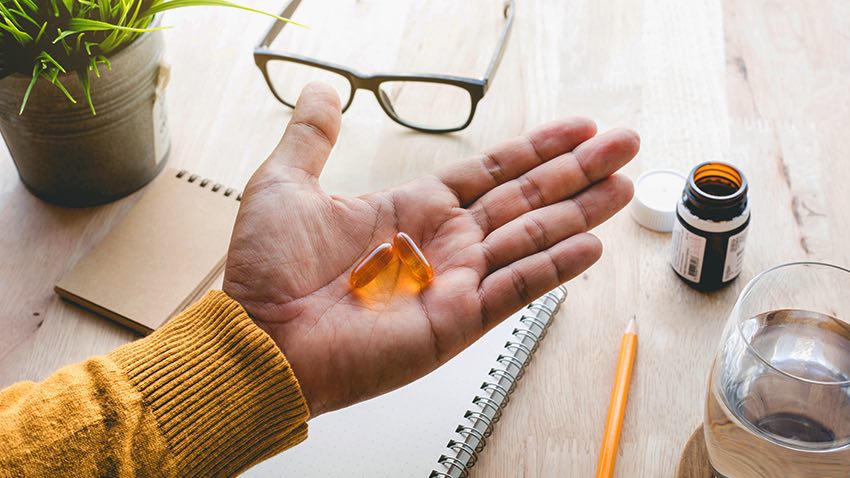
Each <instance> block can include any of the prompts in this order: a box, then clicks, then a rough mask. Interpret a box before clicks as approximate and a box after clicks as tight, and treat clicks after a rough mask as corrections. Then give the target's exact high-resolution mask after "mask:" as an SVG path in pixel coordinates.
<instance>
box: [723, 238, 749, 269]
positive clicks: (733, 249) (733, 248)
mask: <svg viewBox="0 0 850 478" xmlns="http://www.w3.org/2000/svg"><path fill="white" fill-rule="evenodd" d="M748 230H749V228H745V229H744V230H743V231H741V232H739V233H738V234H735V235H734V236H730V237H729V244H728V245H727V246H726V263H725V264H723V279H722V280H723V282H727V281H730V280H732V279H734V278H735V277H738V274H740V273H741V269H743V268H744V243H745V241H746V240H747V231H748Z"/></svg>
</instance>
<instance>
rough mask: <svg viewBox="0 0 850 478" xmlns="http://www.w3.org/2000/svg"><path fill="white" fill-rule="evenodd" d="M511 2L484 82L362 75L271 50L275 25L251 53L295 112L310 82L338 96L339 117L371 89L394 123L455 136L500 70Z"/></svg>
mask: <svg viewBox="0 0 850 478" xmlns="http://www.w3.org/2000/svg"><path fill="white" fill-rule="evenodd" d="M300 3H301V0H292V1H291V2H290V3H289V5H287V6H286V8H284V10H283V13H281V15H280V16H282V17H284V18H291V17H292V14H293V13H295V10H296V9H297V8H298V5H299V4H300ZM514 7H515V4H514V0H507V1H506V3H505V6H504V12H503V13H504V17H505V25H504V27H503V29H502V32H501V35H500V37H499V45H498V47H497V48H496V51H495V53H494V54H493V57H492V58H491V60H490V64H489V65H488V66H487V71H486V72H485V73H484V77H483V78H469V77H460V76H450V75H435V74H384V73H379V74H371V75H368V74H363V73H360V72H358V71H356V70H354V69H351V68H347V67H344V66H340V65H336V64H333V63H328V62H324V61H320V60H317V59H315V58H309V57H305V56H301V55H295V54H292V53H284V52H279V51H274V50H271V49H270V48H269V47H270V46H271V44H272V42H274V40H275V38H277V36H278V35H279V34H280V32H281V30H283V27H284V26H286V23H285V22H282V21H280V20H275V22H274V23H273V24H272V25H271V28H269V31H268V32H267V33H266V35H265V37H263V40H262V41H261V42H260V44H259V45H257V47H256V48H254V62H255V63H256V64H257V67H259V68H260V71H262V72H263V76H264V77H265V79H266V83H268V85H269V89H271V91H272V93H273V94H274V96H275V98H277V99H278V101H280V102H281V103H283V104H285V105H286V106H289V107H290V108H294V107H295V101H296V100H297V99H298V95H299V94H300V93H301V89H302V88H303V87H304V86H305V85H306V84H307V83H309V82H310V81H316V80H318V81H323V82H325V83H328V84H330V85H331V86H333V87H334V88H335V89H336V91H337V92H338V93H339V96H340V102H341V103H342V105H343V106H342V112H343V113H345V111H346V110H347V109H348V107H349V106H351V102H352V100H353V99H354V93H355V92H356V91H357V90H359V89H364V90H369V91H371V92H372V93H373V94H374V95H375V98H376V99H377V100H378V103H379V104H380V105H381V108H383V110H384V112H386V113H387V115H388V116H389V117H390V118H392V119H393V121H395V122H396V123H399V124H401V125H404V126H406V127H408V128H412V129H415V130H417V131H423V132H426V133H450V132H452V131H459V130H462V129H464V128H466V127H467V126H469V123H471V122H472V117H473V116H474V115H475V109H476V107H477V106H478V102H479V101H481V99H482V98H483V97H484V94H485V93H487V89H488V87H489V85H490V78H492V77H493V75H494V74H495V73H496V70H497V69H498V68H499V63H501V61H502V56H504V53H505V46H506V45H507V40H508V36H509V34H510V31H511V26H512V25H513V20H514Z"/></svg>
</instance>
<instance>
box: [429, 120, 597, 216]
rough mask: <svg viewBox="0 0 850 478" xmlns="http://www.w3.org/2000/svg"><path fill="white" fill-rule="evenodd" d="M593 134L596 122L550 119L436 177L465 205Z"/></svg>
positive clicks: (571, 147) (569, 149)
mask: <svg viewBox="0 0 850 478" xmlns="http://www.w3.org/2000/svg"><path fill="white" fill-rule="evenodd" d="M595 134H596V124H595V123H594V122H593V121H592V120H590V119H588V118H579V117H574V118H567V119H563V120H559V121H553V122H551V123H547V124H544V125H542V126H539V127H537V128H535V129H533V130H531V131H529V132H528V133H526V134H524V135H522V136H518V137H516V138H514V139H511V140H509V141H506V142H504V143H502V144H500V145H499V146H496V147H495V148H493V149H491V150H488V151H485V152H484V153H482V154H481V155H479V156H478V157H475V158H472V159H469V160H466V161H463V162H461V163H459V164H456V165H453V166H449V167H448V168H445V169H443V170H442V171H440V172H438V173H437V177H438V178H439V179H440V181H442V182H443V184H445V185H446V187H448V188H449V189H451V190H452V191H453V192H454V193H455V196H457V198H458V202H459V203H460V205H461V206H462V207H466V206H468V205H469V204H472V203H473V202H475V200H476V199H478V198H479V197H481V196H483V195H484V193H486V192H487V191H489V190H491V189H493V188H495V187H496V186H498V185H500V184H503V183H505V182H507V181H510V180H512V179H515V178H517V177H519V176H521V175H522V174H525V173H526V172H528V171H530V170H532V169H534V168H535V167H537V166H539V165H541V164H543V163H545V162H546V161H549V160H550V159H553V158H556V157H558V156H560V155H562V154H564V153H567V152H569V151H572V150H573V149H574V148H575V147H576V146H578V145H580V144H581V143H583V142H585V141H587V140H588V139H590V138H592V137H593V135H595Z"/></svg>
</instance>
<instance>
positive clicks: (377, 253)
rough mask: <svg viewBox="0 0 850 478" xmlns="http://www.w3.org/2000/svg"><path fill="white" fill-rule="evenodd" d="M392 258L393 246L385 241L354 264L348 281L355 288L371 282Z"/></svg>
mask: <svg viewBox="0 0 850 478" xmlns="http://www.w3.org/2000/svg"><path fill="white" fill-rule="evenodd" d="M392 260H393V246H392V245H391V244H390V243H389V242H385V243H383V244H381V245H380V246H378V247H376V248H375V249H374V250H373V251H372V252H370V253H369V255H367V256H366V257H364V258H363V259H362V260H361V261H360V262H358V263H357V265H356V266H354V269H353V270H352V271H351V277H350V278H349V281H348V282H349V283H350V284H351V287H354V288H355V289H356V288H358V287H363V286H364V285H366V284H368V283H370V282H372V281H373V280H374V279H375V277H378V274H380V273H381V271H382V270H384V269H385V268H386V267H387V266H388V265H389V264H390V262H392Z"/></svg>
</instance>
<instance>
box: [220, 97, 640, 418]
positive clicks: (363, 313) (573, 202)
mask: <svg viewBox="0 0 850 478" xmlns="http://www.w3.org/2000/svg"><path fill="white" fill-rule="evenodd" d="M314 90H319V91H317V92H314V93H312V95H313V96H312V97H310V96H308V95H307V93H305V95H304V96H302V100H300V101H299V105H298V109H297V110H296V114H295V117H294V118H293V121H292V123H291V124H290V127H288V128H287V133H286V134H285V135H284V138H283V140H282V141H281V145H280V146H279V147H278V150H276V152H275V153H274V154H273V155H272V158H270V159H269V161H267V162H266V163H265V164H264V165H263V166H262V167H261V168H260V169H259V170H258V171H257V173H255V175H254V177H253V178H252V179H251V181H250V182H249V185H248V188H247V189H246V192H245V195H244V200H243V203H242V206H241V208H240V211H239V217H238V219H237V223H236V226H235V228H234V232H233V238H232V241H231V246H230V251H229V254H228V261H227V268H226V273H225V283H224V289H225V291H226V292H227V293H228V294H229V295H230V296H231V297H233V298H234V299H236V300H237V301H238V302H240V304H242V305H243V307H244V308H245V309H246V310H247V311H248V312H249V314H250V315H251V317H252V318H253V319H254V320H255V321H256V322H257V324H258V325H259V326H260V327H262V328H264V329H265V330H266V331H267V332H268V333H269V334H270V336H271V337H272V338H273V339H274V340H275V342H276V343H277V344H278V345H279V346H280V347H281V349H282V350H283V351H284V353H285V354H286V355H287V358H288V359H289V361H290V363H291V364H292V367H293V370H294V371H295V373H296V376H297V377H298V378H299V381H300V383H301V386H302V390H303V391H304V394H305V396H306V398H307V400H308V404H309V406H310V409H311V412H312V414H313V415H314V416H316V415H318V414H320V413H323V412H325V411H330V410H334V409H337V408H341V407H343V406H346V405H349V404H352V403H355V402H357V401H360V400H364V399H367V398H370V397H372V396H375V395H378V394H381V393H384V392H386V391H389V390H392V389H394V388H396V387H398V386H401V385H403V384H405V383H408V382H410V381H412V380H414V379H416V378H418V377H420V376H422V375H424V374H425V373H427V372H429V371H431V370H433V369H434V368H436V367H437V366H439V365H441V364H442V363H444V362H445V361H447V360H448V359H449V358H451V357H452V356H454V355H455V354H457V353H458V352H459V351H460V350H462V349H463V348H464V347H466V346H467V345H469V344H470V343H472V342H474V341H475V340H477V339H478V338H479V337H480V336H481V335H482V334H483V333H484V332H486V331H487V330H489V328H491V327H493V326H495V325H496V324H497V323H498V322H499V321H501V320H502V319H504V318H505V317H507V316H508V315H509V314H510V313H512V312H513V311H515V310H516V309H518V308H520V307H521V306H522V305H524V304H525V303H528V302H529V301H530V300H532V299H533V298H534V297H536V296H538V295H540V294H542V293H544V292H545V291H547V290H549V289H551V288H554V287H555V286H556V285H558V284H560V283H562V282H564V281H566V280H568V279H569V278H571V277H573V276H574V275H576V274H577V273H579V272H581V271H582V270H584V269H585V268H587V267H588V266H589V265H591V264H592V263H593V262H594V261H595V260H596V259H597V258H598V257H599V254H600V250H599V245H598V241H596V240H595V238H593V237H592V236H590V235H588V234H582V233H583V232H584V231H585V230H586V229H588V228H590V227H593V226H594V225H596V224H598V223H599V222H601V221H603V220H604V219H606V218H607V217H609V216H610V215H612V214H613V213H614V212H616V210H618V209H619V208H620V207H622V205H623V204H625V202H627V200H628V198H629V197H630V194H631V190H630V188H629V187H628V183H627V181H624V180H623V179H622V178H618V177H616V176H615V177H612V178H608V179H607V180H605V181H602V182H600V183H599V184H597V185H595V186H593V187H591V188H586V186H587V184H585V183H592V182H596V181H599V180H600V179H603V178H605V177H607V176H609V175H610V174H611V172H613V171H614V170H615V169H617V168H619V167H620V166H621V165H622V164H623V163H625V162H626V161H627V160H628V159H630V158H631V156H633V155H634V153H635V152H636V144H634V141H632V145H631V146H628V147H626V148H619V149H617V148H616V147H615V148H613V152H614V153H615V156H619V157H615V158H614V160H613V161H611V162H610V163H609V164H607V165H603V164H595V163H597V162H599V160H598V158H596V156H599V155H601V154H603V153H604V154H609V155H610V154H611V153H612V148H610V147H609V148H607V149H606V148H602V150H598V149H599V148H596V149H591V151H590V153H588V156H587V157H586V158H585V162H586V163H587V165H579V167H578V168H576V169H574V170H573V171H567V173H569V174H568V175H567V176H563V174H564V173H560V174H561V175H562V177H558V178H557V179H559V180H560V181H561V182H564V181H566V186H565V187H563V190H562V191H559V192H555V191H552V189H553V187H547V186H546V184H545V183H546V181H545V180H544V179H542V178H541V179H537V180H533V181H525V182H523V181H522V180H521V179H517V178H518V177H519V178H521V177H524V176H530V175H531V174H532V173H533V172H534V169H533V168H534V165H537V167H538V168H540V167H542V166H540V163H541V162H543V163H545V162H546V161H547V160H549V159H550V158H549V157H543V156H559V155H560V156H561V157H563V156H562V153H569V152H570V150H572V149H573V147H574V146H575V145H576V144H578V143H580V142H582V141H583V140H584V139H586V138H589V137H591V136H593V131H592V126H588V123H587V122H579V123H577V124H560V125H559V126H558V127H555V126H550V127H549V128H548V129H541V130H540V131H539V132H538V133H537V137H536V139H535V136H534V134H532V135H530V136H529V138H527V139H521V140H515V141H514V142H513V143H510V144H506V145H505V146H503V147H502V148H500V149H497V150H495V151H494V152H493V153H491V154H489V155H485V156H483V160H482V159H474V160H472V161H469V162H467V163H465V164H461V165H459V166H456V167H455V168H453V169H451V170H448V171H446V172H445V173H444V174H443V175H441V176H440V177H438V176H427V177H423V178H420V179H418V180H415V181H412V182H410V183H407V184H405V185H402V186H400V187H397V188H394V189H390V190H387V191H383V192H379V193H373V194H368V195H365V196H361V197H358V198H350V197H339V196H330V195H328V194H326V193H325V192H323V191H322V190H321V189H320V188H319V186H318V181H317V178H316V177H317V176H318V173H319V172H320V171H321V166H322V165H323V164H324V161H325V160H326V158H327V155H328V154H329V152H330V148H331V147H332V143H333V140H334V139H335V137H336V134H337V131H338V128H339V117H338V115H339V113H338V104H336V101H334V100H335V96H330V95H328V94H327V91H322V90H323V89H321V88H314ZM310 100H312V102H313V103H315V104H305V103H306V102H307V101H310ZM334 108H335V109H336V112H335V114H333V113H334V111H333V109H334ZM299 114H300V115H301V117H300V118H299ZM293 125H294V126H293ZM564 129H572V130H576V129H578V130H580V131H579V132H578V133H576V132H575V131H573V135H574V136H576V137H574V138H567V139H561V140H560V143H559V144H558V145H557V147H555V146H552V145H550V146H551V148H554V149H555V150H556V151H555V153H554V154H546V153H547V152H546V151H542V153H543V154H541V150H540V149H539V148H538V146H535V144H534V143H535V142H537V143H540V142H545V141H546V139H545V137H546V136H547V135H550V136H551V135H553V134H556V133H563V132H564V131H563V130H564ZM581 130H583V131H581ZM289 136H293V137H291V138H290V137H289ZM627 139H629V138H627ZM631 139H632V140H633V139H634V137H633V136H632V137H631ZM609 143H610V144H614V145H615V146H617V143H616V142H610V141H609ZM603 146H604V143H603ZM620 146H622V145H620ZM551 148H549V149H551ZM542 149H547V148H542ZM560 150H564V151H560ZM509 155H514V156H515V160H513V159H512V164H508V163H507V162H506V160H505V159H504V158H509ZM282 160H283V161H282ZM565 161H572V162H574V163H578V161H579V160H578V158H566V159H565ZM553 162H554V159H553ZM592 168H596V169H598V171H592ZM529 169H531V170H532V171H531V172H529ZM588 171H590V172H588ZM523 173H525V175H524V176H523ZM543 173H547V175H548V174H551V171H549V172H546V171H544V172H543ZM577 173H578V174H577ZM575 176H581V177H575ZM594 176H598V178H595V177H594ZM517 181H519V187H516V185H515V187H508V186H510V184H511V182H517ZM532 183H533V186H534V187H532V188H529V187H528V185H529V184H532ZM500 185H501V186H500ZM523 185H524V186H523ZM579 185H580V186H579ZM582 189H586V190H585V191H583V192H581V193H580V195H577V196H575V197H573V198H570V199H569V201H563V199H566V198H567V197H569V196H573V195H574V194H575V193H578V192H579V191H580V190H582ZM535 214H537V216H535ZM555 214H558V215H561V216H564V218H561V219H558V218H555V217H550V216H553V215H555ZM547 220H548V221H550V222H551V223H552V224H549V225H545V224H546V223H547ZM559 222H561V223H563V224H558V223H559ZM399 231H403V232H406V233H408V234H409V235H410V236H411V237H412V238H413V239H414V240H415V241H416V242H417V243H418V244H419V245H420V246H421V248H422V250H423V252H424V253H425V255H426V257H427V258H428V259H429V261H431V263H432V265H433V266H434V270H435V277H434V280H433V281H432V283H431V284H430V285H428V286H427V287H426V288H424V289H422V290H421V291H415V290H410V289H409V288H405V287H402V286H399V284H400V283H402V282H403V278H404V276H405V271H404V270H403V269H401V268H399V267H398V265H397V261H396V266H395V269H393V270H395V271H398V277H396V276H394V275H393V274H392V271H390V272H388V273H387V274H389V275H390V276H391V278H392V279H398V283H397V282H395V281H394V280H391V281H384V280H378V281H376V282H378V284H371V285H368V286H366V288H364V290H365V289H369V288H372V289H374V290H373V291H372V292H370V293H369V294H367V295H364V294H362V293H358V291H353V290H352V289H351V288H350V286H349V282H348V281H349V275H350V272H351V269H352V267H353V266H354V265H355V264H356V263H357V262H358V261H359V260H360V258H362V257H363V256H364V255H365V254H367V253H369V252H370V251H371V250H372V249H373V248H374V247H376V246H377V245H378V244H380V243H382V242H388V241H391V239H392V237H393V236H394V235H395V234H396V233H397V232H399ZM379 279H381V278H380V277H379ZM408 283H409V282H408Z"/></svg>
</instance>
